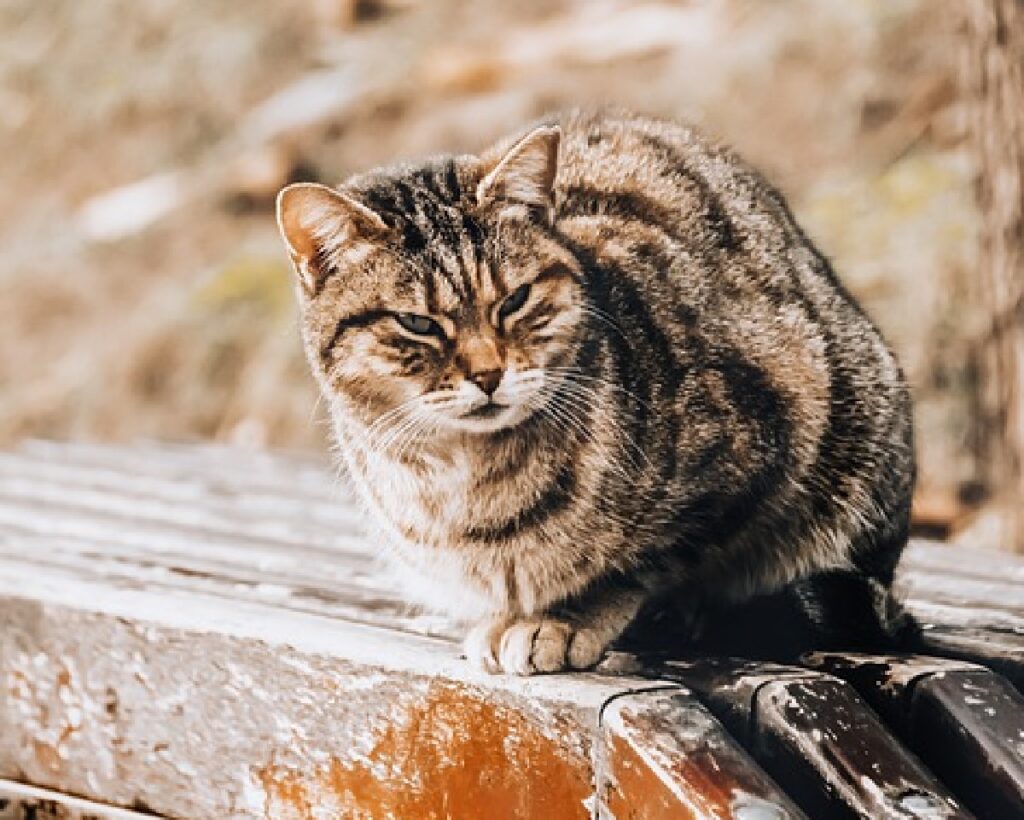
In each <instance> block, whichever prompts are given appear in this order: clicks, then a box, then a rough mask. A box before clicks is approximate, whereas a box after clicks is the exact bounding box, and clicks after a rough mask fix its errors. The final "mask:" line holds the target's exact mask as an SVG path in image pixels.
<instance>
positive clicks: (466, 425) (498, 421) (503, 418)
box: [446, 405, 532, 434]
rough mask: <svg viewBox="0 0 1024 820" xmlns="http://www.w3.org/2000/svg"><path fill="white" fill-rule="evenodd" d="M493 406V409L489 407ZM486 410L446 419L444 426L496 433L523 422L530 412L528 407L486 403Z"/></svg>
mask: <svg viewBox="0 0 1024 820" xmlns="http://www.w3.org/2000/svg"><path fill="white" fill-rule="evenodd" d="M491 408H494V409H491ZM484 409H485V410H486V411H487V412H483V413H481V412H479V411H477V412H474V413H472V414H467V415H464V416H460V417H459V418H454V419H448V420H447V424H446V426H447V427H448V429H449V430H451V431H452V432H459V433H475V434H486V433H497V432H499V431H501V430H508V429H509V428H511V427H515V426H516V425H518V424H521V423H522V422H524V421H525V420H526V419H527V418H528V417H529V416H530V415H531V413H532V410H531V409H530V408H529V407H524V406H522V405H519V406H510V407H496V406H495V405H488V406H487V407H486V408H484Z"/></svg>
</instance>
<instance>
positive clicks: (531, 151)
mask: <svg viewBox="0 0 1024 820" xmlns="http://www.w3.org/2000/svg"><path fill="white" fill-rule="evenodd" d="M561 140H562V130H561V129H560V128H559V127H558V126H557V125H545V126H541V127H540V128H536V129H534V130H533V131H531V132H530V133H529V134H527V135H526V136H525V137H523V138H522V139H521V140H519V142H517V143H516V144H515V145H513V146H512V147H511V148H510V149H509V150H508V151H507V152H506V153H505V155H504V156H503V157H502V158H501V159H500V160H499V161H498V164H497V165H495V166H494V168H493V169H492V170H491V171H490V172H489V173H488V174H487V176H485V177H484V178H483V180H481V182H480V185H479V186H478V187H477V189H476V197H477V202H478V203H479V204H480V205H486V204H488V203H491V202H506V203H508V204H510V205H526V206H528V207H530V208H541V209H543V211H544V213H545V214H546V215H547V216H548V218H550V216H551V214H552V212H553V209H554V205H555V200H554V189H555V175H556V174H557V173H558V146H559V144H560V142H561Z"/></svg>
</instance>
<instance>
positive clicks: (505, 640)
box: [464, 618, 605, 675]
mask: <svg viewBox="0 0 1024 820" xmlns="http://www.w3.org/2000/svg"><path fill="white" fill-rule="evenodd" d="M464 648H465V653H466V657H467V658H468V659H469V661H470V662H471V663H473V664H475V665H476V666H478V667H479V668H481V669H483V670H485V671H487V672H490V673H492V674H494V673H497V672H505V673H507V674H510V675H536V674H538V673H545V672H561V671H564V670H566V669H589V668H590V667H592V666H594V665H595V664H596V663H597V662H598V661H599V660H600V659H601V655H602V654H603V653H604V649H605V644H604V642H603V641H601V640H600V638H599V637H598V636H597V633H595V632H594V631H592V630H589V629H575V628H574V627H573V626H572V625H571V624H568V623H566V622H565V621H560V620H557V619H554V618H526V619H523V620H519V621H511V620H508V619H502V618H496V619H494V620H490V621H485V622H483V623H481V624H477V625H476V626H475V627H473V629H472V630H470V632H469V634H468V635H467V636H466V640H465V643H464Z"/></svg>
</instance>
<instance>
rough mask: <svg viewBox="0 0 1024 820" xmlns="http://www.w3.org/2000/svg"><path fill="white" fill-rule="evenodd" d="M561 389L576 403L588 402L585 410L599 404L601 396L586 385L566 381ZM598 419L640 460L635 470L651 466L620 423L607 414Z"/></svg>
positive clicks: (648, 459) (634, 464)
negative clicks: (610, 428)
mask: <svg viewBox="0 0 1024 820" xmlns="http://www.w3.org/2000/svg"><path fill="white" fill-rule="evenodd" d="M561 387H562V388H564V390H565V391H567V393H568V394H569V395H571V396H572V398H573V399H575V400H576V401H577V402H579V401H587V402H589V404H588V405H587V408H588V409H589V410H590V411H592V410H593V408H594V406H595V405H598V404H599V403H600V402H601V396H600V395H599V394H598V393H597V391H595V390H594V389H593V388H590V387H588V386H586V385H581V384H578V383H574V382H573V381H571V380H568V379H567V380H565V381H563V382H562V384H561ZM566 398H567V400H569V396H567V397H566ZM599 419H600V421H599V423H603V424H608V425H610V426H611V427H612V430H613V431H614V433H615V434H617V437H618V438H619V439H621V441H622V443H623V444H624V445H628V448H629V449H630V450H631V451H632V453H633V455H635V456H637V457H639V458H640V460H641V463H639V464H638V463H636V462H635V461H633V466H634V467H635V468H638V467H644V466H650V465H651V461H650V458H649V457H648V456H647V454H646V453H645V452H644V451H643V450H642V449H641V448H640V446H639V445H638V444H637V443H636V441H635V439H634V438H633V437H632V435H631V434H630V433H629V431H628V430H626V428H625V426H624V425H623V424H622V422H620V421H619V420H618V419H616V418H614V417H613V416H611V415H610V414H608V413H602V414H600V415H599ZM631 461H632V459H631Z"/></svg>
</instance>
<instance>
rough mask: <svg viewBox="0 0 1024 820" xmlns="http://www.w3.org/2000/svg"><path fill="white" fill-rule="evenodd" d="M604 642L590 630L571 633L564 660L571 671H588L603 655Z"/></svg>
mask: <svg viewBox="0 0 1024 820" xmlns="http://www.w3.org/2000/svg"><path fill="white" fill-rule="evenodd" d="M604 650H605V642H604V641H603V640H601V638H600V636H598V634H597V633H596V632H595V631H594V630H592V629H578V630H576V631H575V632H573V633H572V640H571V641H570V642H569V646H568V650H567V652H566V660H567V661H568V663H569V666H570V667H571V668H573V669H590V668H591V667H592V666H596V665H597V662H598V661H599V660H601V656H602V655H604Z"/></svg>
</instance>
